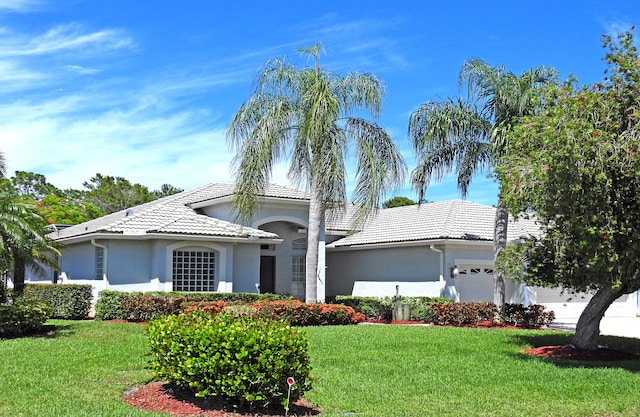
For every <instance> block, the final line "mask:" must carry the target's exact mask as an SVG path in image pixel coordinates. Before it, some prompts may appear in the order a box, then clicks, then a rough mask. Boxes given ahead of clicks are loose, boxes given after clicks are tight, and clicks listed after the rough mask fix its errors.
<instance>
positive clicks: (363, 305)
mask: <svg viewBox="0 0 640 417" xmlns="http://www.w3.org/2000/svg"><path fill="white" fill-rule="evenodd" d="M400 300H401V302H402V303H403V304H407V305H409V313H410V316H411V319H412V320H416V321H424V322H429V321H432V320H433V315H432V312H431V304H433V303H443V304H444V303H452V302H453V301H452V300H450V299H448V298H444V297H401V299H400ZM333 302H334V303H336V304H343V305H346V306H349V307H352V308H353V309H354V310H355V311H357V312H358V313H362V314H364V316H365V319H366V320H373V321H390V320H391V318H392V311H393V303H394V298H393V297H383V298H379V297H358V296H350V295H338V296H336V297H335V299H334V300H333Z"/></svg>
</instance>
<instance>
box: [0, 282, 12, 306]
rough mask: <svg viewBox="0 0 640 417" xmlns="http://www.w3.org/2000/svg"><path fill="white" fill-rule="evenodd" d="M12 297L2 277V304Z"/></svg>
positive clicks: (0, 291)
mask: <svg viewBox="0 0 640 417" xmlns="http://www.w3.org/2000/svg"><path fill="white" fill-rule="evenodd" d="M10 298H11V296H10V291H9V288H7V286H6V285H5V283H4V281H3V280H1V279H0V305H3V304H7V303H8V302H9V300H10Z"/></svg>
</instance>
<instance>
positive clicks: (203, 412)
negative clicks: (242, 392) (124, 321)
mask: <svg viewBox="0 0 640 417" xmlns="http://www.w3.org/2000/svg"><path fill="white" fill-rule="evenodd" d="M123 397H124V400H125V401H126V402H127V403H128V404H129V405H131V406H132V407H136V408H139V409H142V410H146V411H153V412H156V413H167V414H169V415H172V416H183V417H187V416H198V417H260V416H270V417H279V416H284V415H285V410H284V408H282V407H277V408H270V409H263V410H260V411H249V410H236V411H234V410H233V409H232V408H229V407H228V406H226V405H225V404H223V403H221V402H218V401H214V400H205V399H203V398H197V397H195V396H194V395H192V394H190V393H188V392H186V391H183V390H180V389H179V388H177V387H174V386H171V385H169V384H166V383H162V382H152V383H150V384H147V385H145V386H144V387H142V388H136V389H132V390H130V391H128V392H125V393H124V394H123ZM318 414H320V411H319V410H318V409H316V408H313V407H311V405H310V404H308V403H307V402H306V401H305V400H304V399H301V400H299V401H297V402H296V403H294V404H291V406H290V407H289V413H288V415H289V416H313V415H318Z"/></svg>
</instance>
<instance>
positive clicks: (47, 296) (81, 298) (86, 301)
mask: <svg viewBox="0 0 640 417" xmlns="http://www.w3.org/2000/svg"><path fill="white" fill-rule="evenodd" d="M22 299H23V300H24V301H26V302H32V301H40V302H43V303H45V304H47V305H48V306H49V307H50V308H51V318H55V319H70V320H79V319H84V318H85V317H87V315H88V314H89V311H90V310H91V301H92V300H93V290H92V288H91V285H75V284H26V285H25V286H24V290H23V293H22Z"/></svg>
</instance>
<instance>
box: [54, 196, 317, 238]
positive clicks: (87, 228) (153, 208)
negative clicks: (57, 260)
mask: <svg viewBox="0 0 640 417" xmlns="http://www.w3.org/2000/svg"><path fill="white" fill-rule="evenodd" d="M233 189H234V185H233V184H219V183H212V184H207V185H205V186H202V187H199V188H196V189H193V190H189V191H183V192H181V193H178V194H175V195H172V196H169V197H165V198H161V199H159V200H155V201H151V202H149V203H145V204H141V205H139V206H135V207H132V208H129V209H126V210H121V211H118V212H115V213H111V214H108V215H106V216H103V217H100V218H98V219H95V220H90V221H88V222H85V223H81V224H78V225H74V226H71V227H68V228H65V229H62V230H59V231H56V232H53V233H52V234H51V235H50V236H51V237H52V238H54V239H56V240H64V239H69V238H74V237H79V236H83V235H91V234H94V233H114V234H123V235H145V234H162V233H167V234H183V235H201V236H209V237H212V236H214V237H232V238H248V239H256V238H257V239H262V238H267V239H277V238H278V235H276V234H275V233H270V232H265V231H264V230H259V229H254V228H251V227H246V226H243V225H241V224H236V223H231V222H227V221H223V220H220V219H215V218H212V217H208V216H206V215H203V214H199V212H198V211H197V210H194V209H192V208H190V207H189V205H190V204H193V203H197V202H202V201H209V200H214V199H217V198H222V197H228V196H231V195H233ZM261 194H262V196H264V197H276V198H290V199H305V198H306V199H308V193H305V192H304V191H300V190H295V189H292V188H288V187H284V186H280V185H275V184H270V185H268V186H267V187H266V188H265V189H264V192H263V193H261Z"/></svg>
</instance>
